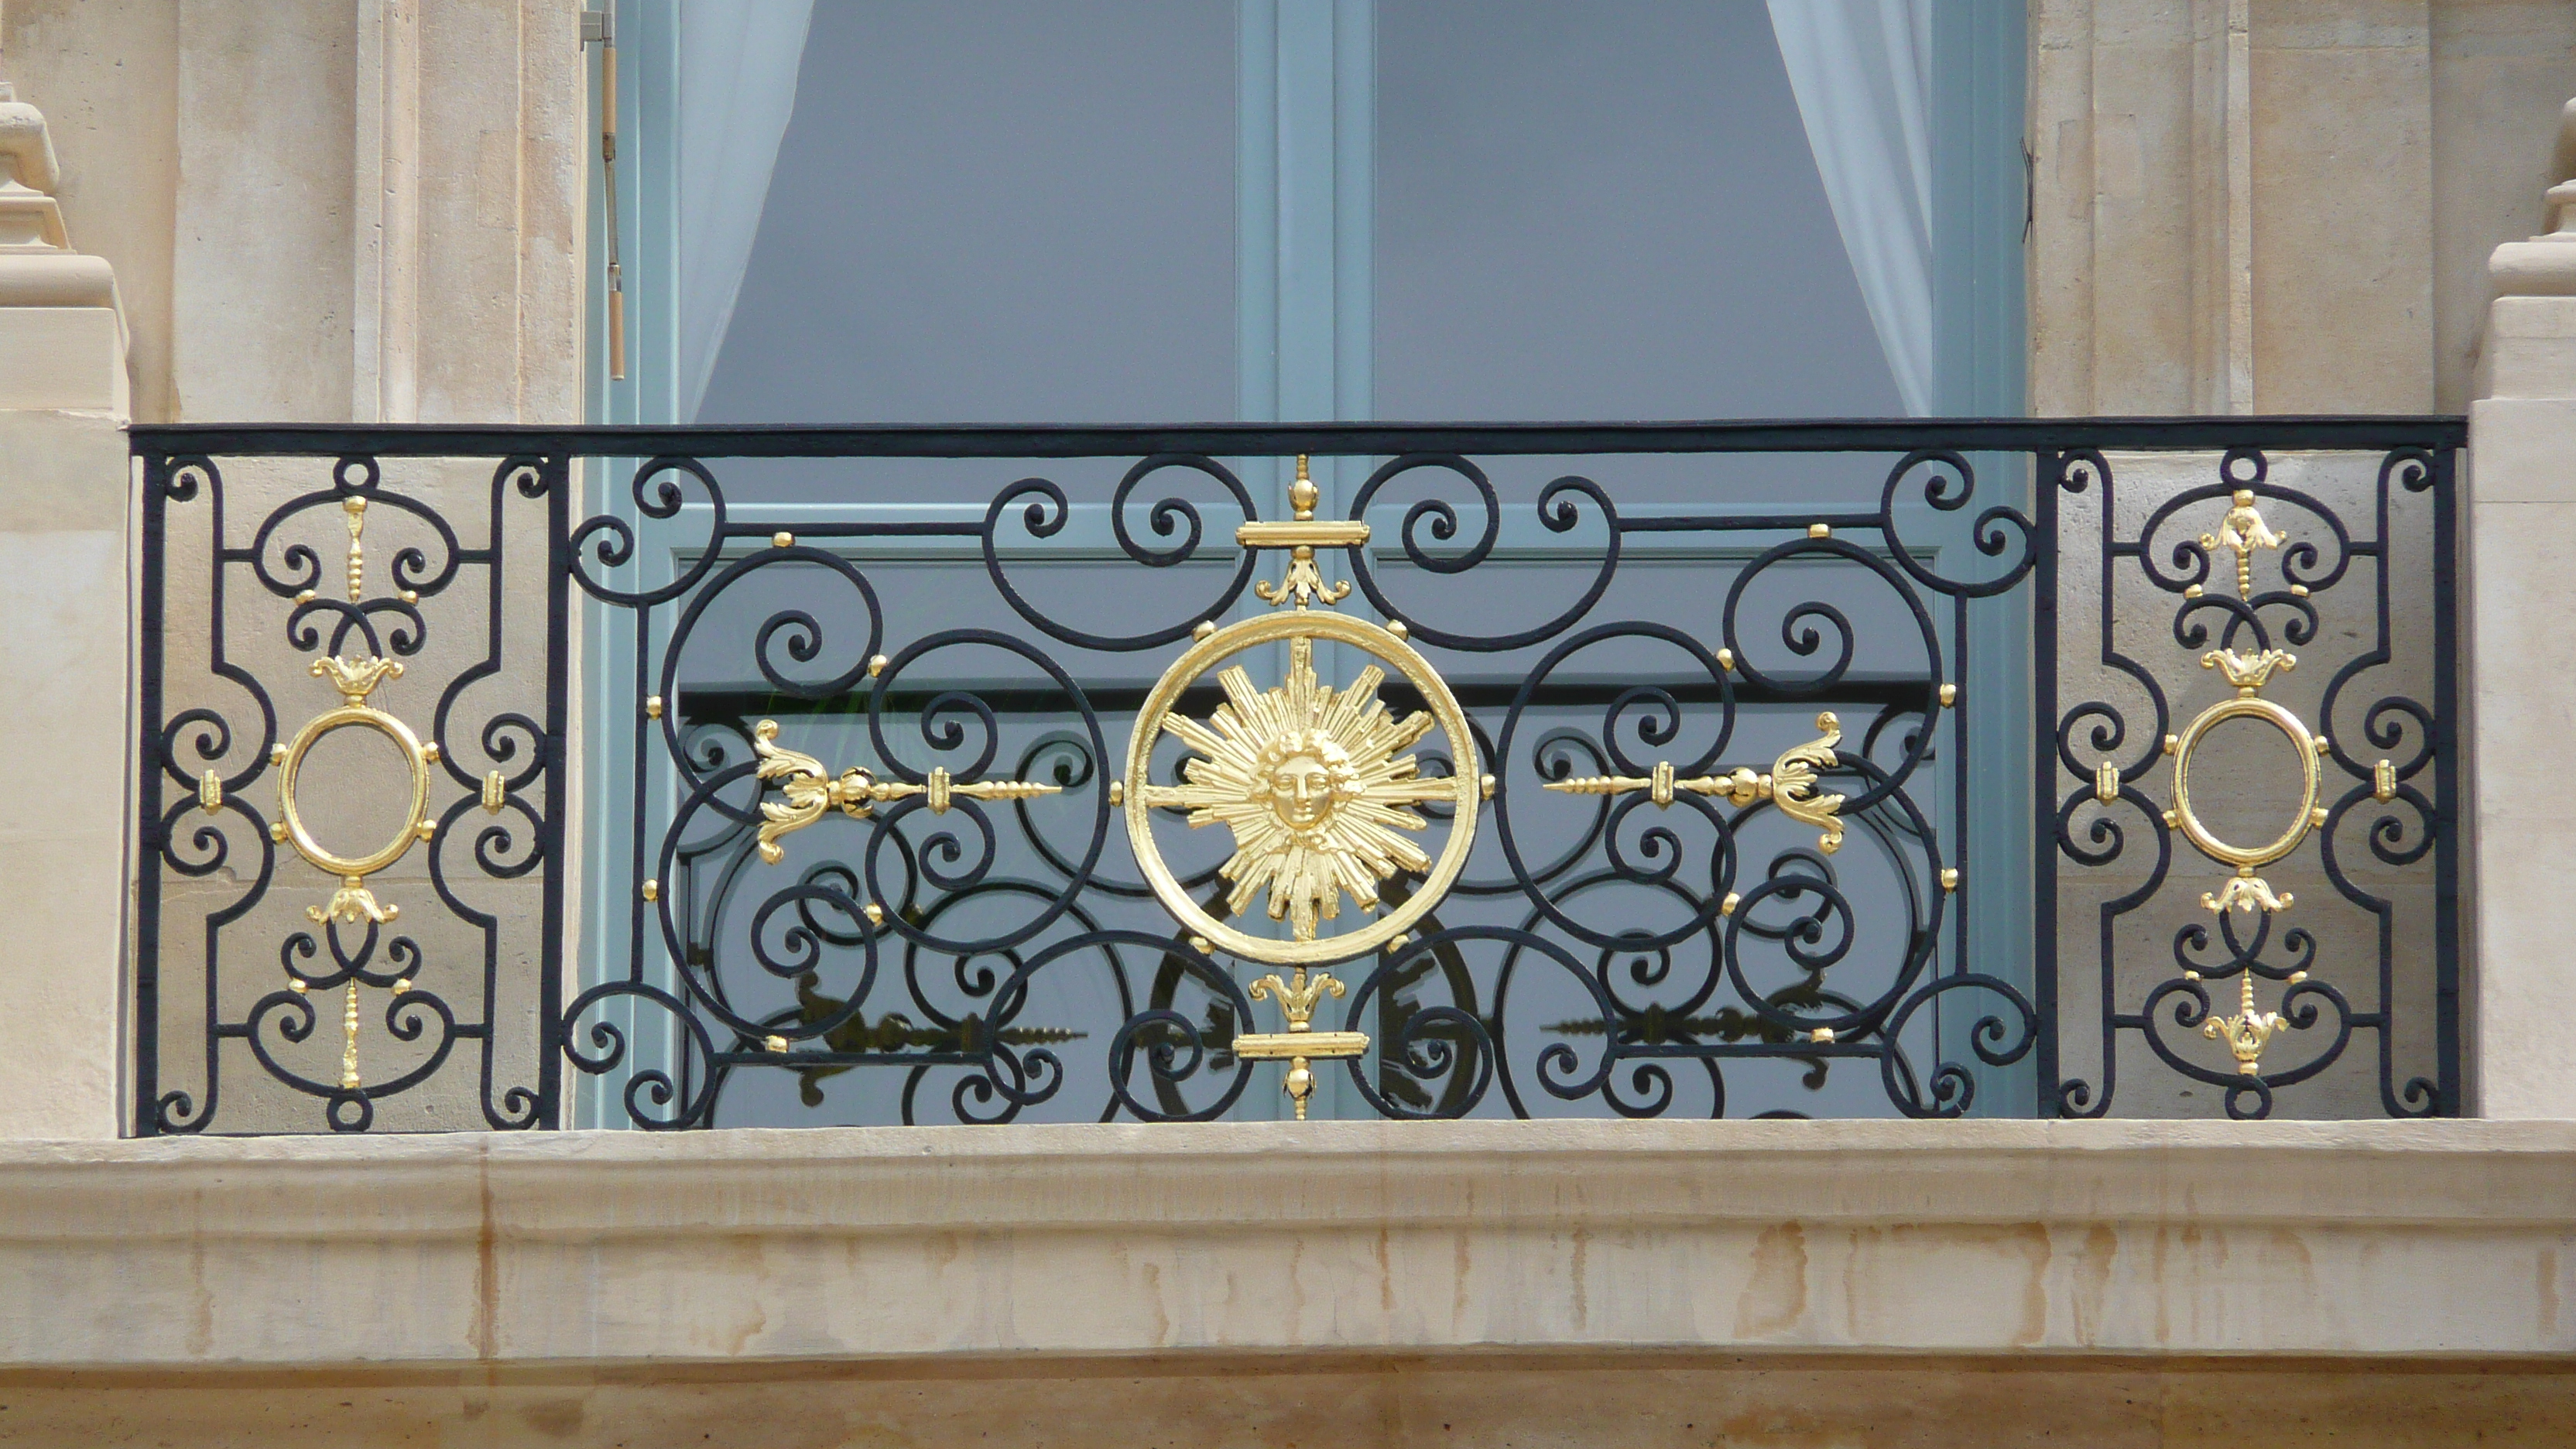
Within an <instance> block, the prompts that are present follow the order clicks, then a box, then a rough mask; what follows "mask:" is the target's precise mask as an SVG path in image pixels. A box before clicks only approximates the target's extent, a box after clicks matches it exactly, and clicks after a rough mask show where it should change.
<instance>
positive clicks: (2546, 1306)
mask: <svg viewBox="0 0 2576 1449" xmlns="http://www.w3.org/2000/svg"><path fill="white" fill-rule="evenodd" d="M2533 1269H2534V1271H2533V1277H2534V1278H2535V1279H2537V1280H2538V1281H2537V1282H2535V1283H2534V1284H2533V1287H2534V1288H2535V1289H2536V1290H2537V1294H2536V1296H2537V1297H2538V1298H2539V1300H2540V1331H2541V1332H2542V1333H2544V1334H2546V1335H2548V1336H2549V1337H2551V1338H2553V1339H2554V1338H2556V1337H2557V1336H2558V1250H2557V1249H2556V1248H2543V1249H2541V1250H2540V1260H2539V1261H2538V1262H2537V1263H2536V1264H2534V1265H2533Z"/></svg>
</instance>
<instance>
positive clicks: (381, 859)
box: [277, 704, 436, 878]
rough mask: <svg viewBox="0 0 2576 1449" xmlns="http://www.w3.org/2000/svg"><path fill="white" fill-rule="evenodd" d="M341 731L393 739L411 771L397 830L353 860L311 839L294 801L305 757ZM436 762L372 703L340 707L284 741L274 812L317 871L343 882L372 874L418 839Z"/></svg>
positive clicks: (404, 726) (406, 729) (408, 728)
mask: <svg viewBox="0 0 2576 1449" xmlns="http://www.w3.org/2000/svg"><path fill="white" fill-rule="evenodd" d="M344 729H369V730H374V731H375V732H376V733H378V734H381V735H383V736H384V737H385V738H387V739H389V740H392V741H393V742H394V747H395V748H396V749H399V750H401V751H402V752H403V759H404V761H405V762H406V763H407V764H408V765H409V766H410V768H411V808H410V809H409V810H408V811H407V812H405V814H404V816H403V824H402V829H401V831H400V832H398V833H397V834H396V835H395V836H394V837H393V838H392V839H391V840H388V841H386V842H385V843H384V844H383V845H381V846H379V847H377V848H376V849H375V850H373V851H371V852H369V853H367V854H365V855H362V856H356V857H350V856H342V855H336V854H334V853H332V851H331V850H330V849H329V848H327V847H325V846H324V845H323V844H322V842H321V841H320V840H318V839H316V838H314V835H313V831H312V828H311V827H310V826H309V825H307V824H306V823H305V820H304V812H303V810H302V808H301V807H300V806H299V805H298V803H297V800H296V775H297V772H298V771H300V770H301V769H302V768H303V766H304V756H305V753H306V752H307V751H309V750H311V749H312V748H313V747H314V746H315V745H316V744H319V743H321V740H322V737H323V736H324V735H327V734H330V733H332V732H333V731H335V730H344ZM435 758H436V756H435V755H434V753H433V752H432V751H431V750H430V748H429V747H428V746H426V745H424V744H422V743H421V742H420V737H419V736H418V735H415V734H413V733H412V732H411V726H409V725H407V724H404V723H403V722H402V721H401V720H399V719H396V718H394V717H393V716H392V715H389V714H387V713H385V712H384V711H383V710H380V709H377V708H375V707H374V706H372V705H365V704H343V705H341V706H340V707H339V708H337V709H328V710H324V711H323V712H322V713H320V714H317V715H315V716H314V717H313V718H311V719H309V720H306V721H305V722H304V728H302V729H300V730H297V731H296V732H295V738H294V739H292V740H290V741H288V742H287V744H286V747H285V749H284V750H283V751H282V752H281V754H280V757H279V760H278V766H277V806H278V811H279V813H280V814H281V815H283V816H284V817H285V818H284V822H283V823H284V824H285V826H286V838H287V839H288V841H290V842H291V843H293V845H294V846H295V853H296V854H298V855H300V856H303V857H304V858H305V859H306V860H308V861H310V862H312V863H313V865H314V867H315V868H317V869H320V870H324V871H328V872H330V873H331V874H333V875H336V876H340V877H343V878H359V877H365V876H370V875H373V874H375V873H376V872H377V871H380V870H383V869H384V868H385V867H386V866H389V865H392V864H393V863H394V862H395V861H398V860H400V859H402V858H403V855H404V853H405V852H407V851H409V850H410V849H411V846H412V842H413V841H415V840H418V839H421V838H422V832H423V827H424V825H425V823H426V821H427V819H428V815H429V776H430V770H429V767H430V764H431V762H432V761H433V760H434V759H435Z"/></svg>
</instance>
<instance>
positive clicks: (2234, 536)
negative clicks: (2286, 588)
mask: <svg viewBox="0 0 2576 1449" xmlns="http://www.w3.org/2000/svg"><path fill="white" fill-rule="evenodd" d="M2228 502H2229V504H2230V507H2229V508H2228V510H2227V516H2226V517H2224V518H2222V519H2220V520H2219V521H2218V531H2217V532H2216V533H2204V534H2202V535H2201V536H2200V546H2201V547H2202V548H2205V549H2219V548H2223V549H2226V550H2228V551H2229V552H2231V553H2233V554H2235V555H2236V596H2237V597H2238V598H2240V599H2250V598H2252V597H2254V555H2255V553H2256V552H2258V551H2259V550H2262V549H2267V548H2279V547H2280V546H2281V545H2282V544H2284V543H2287V542H2289V537H2288V535H2286V534H2281V533H2276V532H2274V531H2273V529H2272V526H2271V525H2270V524H2268V523H2265V522H2264V521H2263V513H2262V510H2261V509H2259V508H2256V507H2255V506H2254V490H2253V489H2251V488H2239V489H2237V490H2236V491H2235V492H2234V493H2233V494H2231V495H2230V496H2229V498H2228ZM2302 592H2304V591H2302Z"/></svg>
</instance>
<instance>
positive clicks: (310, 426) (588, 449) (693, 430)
mask: <svg viewBox="0 0 2576 1449" xmlns="http://www.w3.org/2000/svg"><path fill="white" fill-rule="evenodd" d="M129 432H130V438H131V442H132V446H133V449H134V451H135V452H136V453H138V454H151V455H184V454H207V455H217V454H268V455H290V456H312V457H329V456H336V455H339V454H343V453H349V452H365V453H371V454H376V455H379V456H404V457H480V456H506V455H513V454H535V455H570V456H587V457H600V456H613V457H637V456H645V455H656V454H664V453H677V454H685V455H688V456H690V457H697V458H1095V457H1135V456H1139V455H1145V454H1154V453H1203V454H1210V455H1214V456H1219V457H1246V456H1271V455H1278V456H1284V455H1287V454H1291V453H1310V454H1314V455H1317V456H1321V457H1332V456H1337V455H1339V456H1370V455H1377V454H1391V453H1419V452H1433V453H1471V454H1472V453H1481V454H1488V455H1508V454H1574V453H1905V452H1911V451H1913V450H1915V449H1918V448H1937V449H1950V450H1955V451H1961V452H1967V451H1975V450H1980V449H1996V450H2008V451H2014V452H2032V451H2043V450H2049V451H2054V450H2066V449H2077V448H2096V449H2106V450H2122V451H2185V450H2198V449H2208V448H2237V447H2246V448H2265V449H2284V448H2356V449H2358V448H2397V447H2431V448H2457V447H2462V446H2465V445H2466V444H2467V442H2468V419H2467V418H2466V417H2463V416H2461V415H2459V414H2456V413H2440V414H2423V415H2408V414H2351V415H2324V414H2290V415H2281V416H2271V417H2101V418H1804V419H1747V420H1740V421H1706V422H1590V423H1580V422H1577V423H1405V422H1342V423H1173V424H1124V423H1121V424H1094V423H1080V424H1051V425H1030V424H1017V423H1009V424H1004V423H956V424H933V425H914V424H903V425H876V424H861V425H844V426H833V427H805V426H760V427H738V426H687V427H610V426H597V427H594V426H584V427H549V426H531V425H519V424H477V425H453V426H451V425H447V424H436V423H427V424H424V423H176V424H166V423H165V424H139V425H137V426H135V427H134V428H132V429H130V430H129Z"/></svg>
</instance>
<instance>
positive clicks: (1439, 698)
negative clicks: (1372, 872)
mask: <svg viewBox="0 0 2576 1449" xmlns="http://www.w3.org/2000/svg"><path fill="white" fill-rule="evenodd" d="M1299 639H1303V640H1307V641H1310V642H1311V641H1313V640H1317V639H1322V640H1329V641H1332V642H1334V643H1339V644H1348V645H1351V646H1353V647H1355V648H1358V649H1361V650H1364V651H1366V652H1367V653H1369V654H1371V655H1374V656H1375V657H1377V658H1378V659H1380V660H1383V661H1385V662H1386V663H1387V664H1388V665H1390V666H1392V667H1393V669H1394V671H1395V672H1396V673H1397V674H1399V675H1401V676H1402V677H1403V678H1404V680H1405V682H1406V683H1408V684H1410V685H1412V686H1413V687H1414V688H1415V689H1416V690H1418V691H1419V692H1420V693H1421V695H1422V698H1423V701H1424V702H1425V703H1426V704H1427V705H1428V706H1429V711H1428V712H1429V714H1430V715H1431V719H1432V722H1433V723H1434V724H1436V725H1437V726H1438V727H1439V728H1440V730H1441V732H1442V733H1443V734H1445V735H1446V736H1447V737H1448V741H1449V750H1450V759H1452V760H1453V761H1455V762H1456V769H1455V770H1454V772H1453V773H1452V775H1451V776H1450V777H1448V778H1447V779H1445V780H1443V779H1439V778H1438V777H1432V778H1431V779H1427V780H1420V781H1419V782H1418V783H1417V784H1416V785H1415V786H1413V787H1412V788H1411V789H1410V790H1409V791H1406V792H1405V793H1407V794H1409V796H1410V798H1412V799H1413V800H1415V801H1416V802H1419V803H1439V804H1444V805H1449V806H1451V807H1452V809H1453V814H1452V815H1451V817H1450V821H1449V837H1448V840H1447V841H1446V842H1445V843H1444V844H1443V845H1442V846H1441V849H1440V852H1439V854H1438V855H1437V856H1436V857H1434V858H1432V859H1431V861H1430V868H1429V870H1428V871H1426V872H1424V875H1423V879H1422V882H1421V884H1420V885H1418V886H1416V887H1415V888H1414V889H1413V891H1412V893H1411V894H1410V896H1408V897H1407V899H1406V900H1405V901H1404V902H1403V904H1401V905H1399V906H1397V907H1396V908H1395V909H1394V910H1392V911H1390V912H1388V913H1387V914H1385V915H1383V916H1380V917H1379V918H1378V919H1376V920H1375V921H1373V922H1372V923H1370V924H1369V925H1367V926H1365V927H1363V928H1361V929H1359V930H1355V931H1350V932H1346V933H1341V934H1336V935H1332V936H1328V937H1318V938H1316V939H1313V940H1279V939H1276V938H1272V937H1263V936H1255V935H1252V934H1251V933H1249V932H1246V931H1241V930H1238V929H1236V928H1235V927H1233V926H1230V925H1227V924H1226V923H1225V922H1223V921H1221V920H1218V919H1217V918H1215V917H1214V916H1211V915H1209V914H1208V912H1207V911H1206V910H1204V909H1203V908H1201V906H1200V905H1199V903H1198V902H1197V901H1195V900H1193V899H1191V897H1190V893H1189V892H1188V891H1187V890H1185V889H1183V888H1182V886H1181V883H1180V881H1179V880H1178V879H1177V878H1176V877H1175V876H1174V875H1173V873H1172V869H1171V866H1170V865H1169V863H1167V862H1166V861H1165V860H1164V859H1163V855H1162V851H1161V849H1160V848H1159V847H1158V846H1157V845H1156V844H1155V841H1154V833H1153V812H1154V811H1155V810H1156V809H1158V808H1165V807H1166V806H1167V805H1169V804H1170V803H1172V802H1170V801H1168V800H1164V799H1162V798H1161V797H1162V796H1163V795H1165V794H1167V793H1169V792H1171V791H1172V789H1173V787H1168V786H1166V787H1154V786H1152V785H1151V783H1150V781H1149V779H1148V771H1149V769H1150V768H1151V766H1152V763H1153V757H1154V745H1155V742H1156V741H1157V740H1158V739H1160V738H1161V736H1162V735H1163V733H1164V732H1165V728H1166V722H1167V721H1169V720H1171V719H1172V718H1173V707H1174V705H1176V704H1177V703H1178V702H1179V700H1180V697H1181V694H1182V692H1183V691H1184V690H1186V689H1188V688H1189V687H1190V686H1191V685H1192V684H1194V683H1196V682H1197V681H1198V679H1199V678H1200V677H1201V676H1202V675H1204V674H1206V673H1208V672H1209V671H1210V670H1211V669H1213V668H1215V667H1216V666H1217V665H1218V664H1220V663H1221V662H1223V661H1225V660H1227V659H1230V658H1232V657H1233V656H1235V655H1238V654H1241V653H1243V652H1245V651H1246V650H1249V649H1252V648H1254V647H1256V646H1259V645H1262V644H1270V643H1276V642H1278V641H1281V640H1291V641H1294V640H1299ZM1292 673H1293V669H1292ZM1285 687H1286V686H1285V685H1282V686H1281V688H1282V689H1284V688H1285ZM1278 692H1279V691H1278V690H1273V691H1271V693H1273V694H1276V693H1278ZM1355 692H1356V691H1355V690H1352V689H1343V690H1341V691H1340V692H1339V694H1338V695H1337V698H1347V697H1349V696H1350V695H1351V694H1352V693H1355ZM1372 692H1373V691H1372ZM1189 726H1196V727H1198V728H1200V729H1201V730H1202V731H1204V729H1205V726H1199V725H1197V722H1196V721H1191V722H1189ZM1189 726H1184V727H1185V728H1186V727H1189ZM1415 738H1417V739H1418V738H1419V736H1418V735H1417V736H1415ZM1482 779H1483V766H1482V763H1481V759H1480V757H1479V756H1478V754H1477V752H1476V739H1475V735H1474V733H1473V732H1472V731H1471V730H1469V728H1468V725H1467V713H1466V711H1465V710H1464V709H1463V708H1461V707H1460V705H1459V703H1458V699H1457V696H1456V695H1454V694H1452V693H1451V692H1450V690H1449V685H1448V682H1447V681H1446V680H1444V679H1442V678H1441V677H1440V674H1439V671H1438V670H1436V669H1434V668H1432V666H1431V663H1430V661H1429V660H1426V659H1424V658H1423V657H1422V655H1421V654H1420V653H1419V652H1417V651H1416V650H1415V649H1414V648H1413V647H1412V646H1411V645H1409V644H1407V643H1405V642H1404V641H1403V640H1402V639H1400V638H1398V637H1397V636H1396V635H1394V634H1393V633H1391V632H1389V631H1388V630H1386V629H1384V628H1382V627H1380V626H1378V625H1376V624H1372V623H1369V622H1367V621H1365V620H1360V619H1352V618H1347V617H1345V616H1343V615H1339V614H1332V613H1325V612H1322V611H1314V612H1309V611H1306V610H1302V609H1301V610H1295V611H1291V612H1287V613H1279V614H1269V615H1265V616H1262V617H1260V618H1254V619H1245V620H1241V621H1239V622H1237V623H1234V624H1230V625H1227V626H1226V627H1224V628H1222V629H1219V630H1217V631H1216V632H1214V633H1212V634H1210V635H1208V636H1207V637H1206V638H1204V639H1201V640H1199V641H1198V642H1197V643H1196V644H1195V645H1193V646H1192V647H1191V648H1190V649H1189V651H1188V652H1186V653H1184V654H1183V655H1181V657H1180V658H1178V659H1176V660H1174V661H1172V664H1171V667H1170V668H1168V669H1166V670H1164V671H1163V675H1162V677H1161V678H1160V679H1158V680H1156V681H1155V683H1154V688H1153V690H1152V692H1151V693H1149V694H1148V695H1147V696H1146V698H1145V702H1144V704H1143V705H1142V706H1141V707H1140V708H1139V709H1138V710H1137V713H1136V725H1135V730H1134V732H1133V733H1132V734H1130V735H1129V736H1128V740H1127V767H1126V772H1125V775H1124V791H1125V798H1124V808H1125V810H1126V812H1127V837H1128V841H1129V843H1130V844H1131V845H1132V846H1133V848H1134V850H1135V852H1136V861H1137V865H1138V866H1139V868H1140V869H1141V870H1142V871H1143V873H1144V876H1145V880H1146V882H1147V883H1148V884H1149V885H1150V886H1152V888H1153V891H1154V895H1155V897H1156V899H1158V900H1160V901H1161V902H1162V903H1163V907H1164V909H1165V910H1168V911H1170V912H1171V913H1172V915H1173V917H1174V919H1176V920H1178V921H1179V922H1180V923H1181V925H1182V926H1183V927H1184V928H1186V929H1187V930H1189V931H1191V932H1193V933H1194V934H1196V935H1199V936H1201V937H1204V938H1205V939H1206V940H1207V941H1208V942H1209V943H1210V944H1211V945H1213V946H1214V947H1216V948H1218V949H1221V950H1224V951H1228V952H1231V953H1233V954H1234V955H1236V956H1239V957H1242V958H1244V959H1246V960H1250V961H1258V962H1262V963H1265V964H1270V965H1279V966H1298V967H1305V966H1323V965H1330V964H1332V963H1335V962H1339V961H1346V960H1349V959H1351V958H1353V957H1356V956H1361V955H1365V954H1367V953H1368V952H1370V951H1374V950H1376V949H1377V948H1379V947H1380V946H1383V945H1385V944H1386V943H1387V942H1388V941H1391V940H1393V939H1394V938H1395V937H1396V936H1398V935H1400V934H1402V933H1404V932H1405V931H1407V930H1409V929H1411V928H1412V927H1413V925H1414V924H1415V923H1416V922H1418V921H1420V920H1421V919H1422V918H1423V917H1424V916H1425V915H1428V914H1429V913H1430V912H1431V910H1432V909H1433V908H1434V907H1436V906H1438V905H1439V903H1440V901H1441V899H1442V898H1443V897H1444V896H1446V895H1447V894H1448V891H1449V888H1450V886H1452V885H1453V884H1455V883H1456V881H1457V879H1458V876H1459V873H1460V872H1461V871H1463V870H1464V869H1465V868H1466V864H1467V855H1468V852H1469V851H1470V850H1472V849H1473V848H1474V846H1475V839H1476V815H1477V805H1478V803H1479V801H1480V800H1481V799H1482V797H1483V790H1482V786H1481V781H1482ZM1247 783H1248V782H1247ZM1435 786H1436V787H1438V788H1434V787H1435ZM1243 798H1244V800H1245V801H1246V802H1247V803H1248V802H1250V800H1251V799H1252V796H1251V794H1250V792H1249V791H1247V792H1246V794H1245V795H1244V797H1243ZM1272 808H1276V807H1272ZM1332 808H1335V809H1338V808H1340V807H1339V806H1335V807H1332ZM1236 845H1237V852H1236V853H1237V857H1238V858H1240V857H1241V856H1242V854H1243V853H1244V851H1243V847H1244V842H1243V840H1242V839H1241V837H1240V835H1238V837H1237V840H1236ZM1238 884H1240V883H1239V882H1238Z"/></svg>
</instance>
